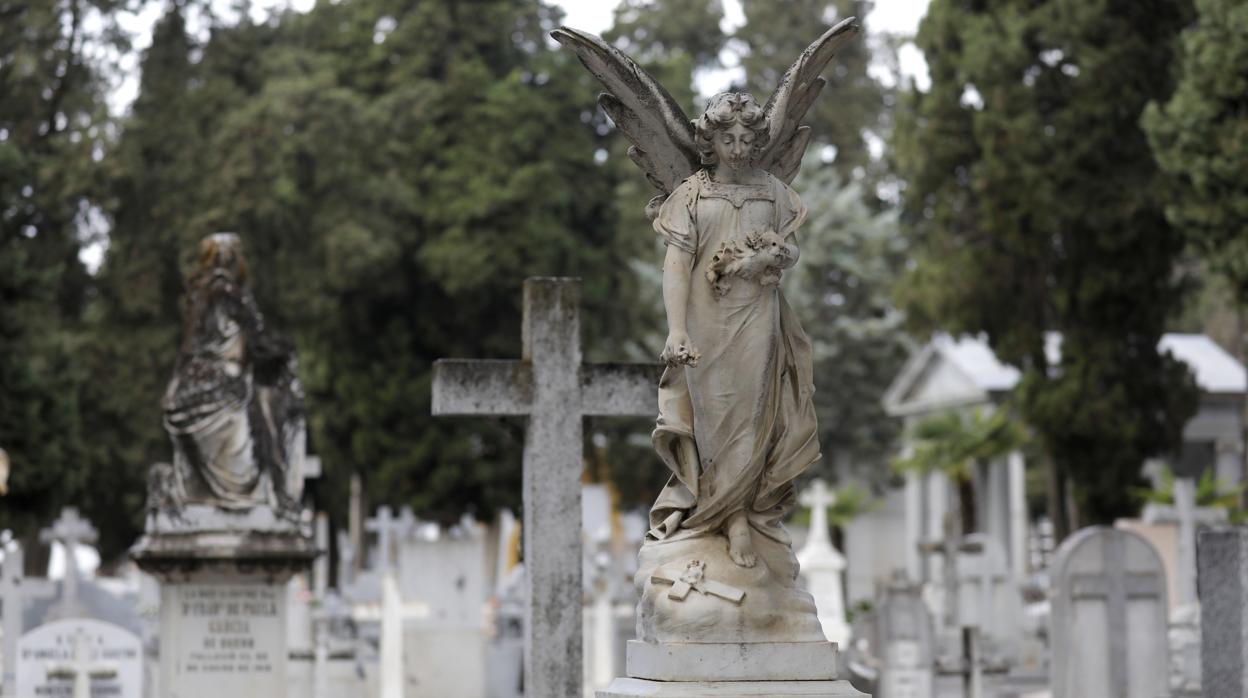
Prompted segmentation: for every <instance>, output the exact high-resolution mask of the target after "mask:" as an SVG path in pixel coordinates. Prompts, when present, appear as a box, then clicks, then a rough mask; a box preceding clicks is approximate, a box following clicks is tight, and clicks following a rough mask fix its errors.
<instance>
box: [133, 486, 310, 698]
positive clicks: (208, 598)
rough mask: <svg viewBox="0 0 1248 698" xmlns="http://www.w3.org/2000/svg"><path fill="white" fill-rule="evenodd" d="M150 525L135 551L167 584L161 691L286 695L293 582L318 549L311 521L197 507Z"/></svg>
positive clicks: (178, 696)
mask: <svg viewBox="0 0 1248 698" xmlns="http://www.w3.org/2000/svg"><path fill="white" fill-rule="evenodd" d="M147 531H148V533H147V535H145V536H144V537H143V538H142V539H141V540H140V541H139V543H138V544H137V545H136V546H135V548H134V549H133V550H132V551H131V555H132V557H133V558H134V560H135V561H136V562H137V563H138V564H139V566H140V567H141V568H142V569H143V570H144V571H146V572H148V573H149V574H152V575H153V576H155V577H156V578H157V579H159V580H160V583H161V604H160V673H159V687H158V692H157V693H156V695H160V696H163V697H165V698H220V696H265V697H266V698H285V697H286V696H287V675H286V674H287V667H286V663H287V658H288V655H289V647H288V643H287V638H286V584H287V582H289V581H290V578H291V577H292V576H293V575H294V574H295V573H297V572H300V571H303V570H305V569H307V568H308V567H309V565H310V563H311V561H312V559H313V558H315V557H316V555H317V550H316V547H315V545H314V544H313V541H312V537H311V531H310V526H309V525H308V524H307V522H295V521H290V520H287V519H284V518H281V517H277V516H273V515H272V513H271V512H270V511H268V510H266V509H259V508H257V509H253V510H249V511H243V512H230V511H227V510H223V509H217V508H215V507H208V506H193V507H187V508H186V509H184V510H183V511H182V512H181V514H180V515H179V516H169V515H166V514H161V515H159V516H155V515H154V516H152V517H151V518H150V519H149V520H148V525H147Z"/></svg>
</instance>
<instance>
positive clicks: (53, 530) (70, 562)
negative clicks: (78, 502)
mask: <svg viewBox="0 0 1248 698" xmlns="http://www.w3.org/2000/svg"><path fill="white" fill-rule="evenodd" d="M98 538H99V534H98V533H96V530H95V527H94V526H92V525H91V523H90V522H88V521H87V520H86V519H84V518H82V517H81V516H79V515H78V509H77V508H76V507H65V508H64V509H62V510H61V515H60V516H59V517H58V518H57V519H56V521H53V522H52V526H51V527H49V528H45V529H43V530H42V531H40V532H39V540H40V541H41V542H43V543H49V544H50V543H52V542H53V541H56V542H59V543H60V544H61V547H63V548H64V549H65V586H64V592H63V593H62V594H61V602H60V606H59V607H58V609H57V612H56V615H57V616H58V617H60V618H72V617H73V616H75V615H78V555H77V551H78V544H79V543H94V542H95V541H96V540H97V539H98Z"/></svg>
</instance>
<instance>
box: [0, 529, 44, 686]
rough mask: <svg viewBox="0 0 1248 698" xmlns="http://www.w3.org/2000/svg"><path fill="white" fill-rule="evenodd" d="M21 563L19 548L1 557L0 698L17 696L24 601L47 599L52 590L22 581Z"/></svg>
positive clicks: (35, 581)
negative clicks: (0, 656)
mask: <svg viewBox="0 0 1248 698" xmlns="http://www.w3.org/2000/svg"><path fill="white" fill-rule="evenodd" d="M23 567H24V560H23V555H22V548H21V546H19V545H17V544H14V545H13V547H12V548H10V549H9V550H8V551H7V552H6V553H5V556H4V569H3V571H2V573H0V604H3V605H2V606H0V612H3V614H4V675H3V677H2V679H0V680H3V686H0V695H3V696H6V698H7V697H8V696H14V695H17V641H18V639H19V638H20V637H21V636H22V632H23V631H24V630H25V629H24V627H23V626H22V608H23V606H24V605H25V601H26V599H30V598H48V597H51V596H52V587H51V585H49V584H48V583H47V582H46V581H45V580H42V579H25V578H23V576H22V572H23V569H22V568H23Z"/></svg>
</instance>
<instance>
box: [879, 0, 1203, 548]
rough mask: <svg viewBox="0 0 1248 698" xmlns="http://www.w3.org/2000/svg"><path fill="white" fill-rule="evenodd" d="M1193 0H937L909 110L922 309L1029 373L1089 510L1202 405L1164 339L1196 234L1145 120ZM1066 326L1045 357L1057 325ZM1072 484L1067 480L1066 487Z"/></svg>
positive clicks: (1126, 500)
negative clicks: (1187, 236)
mask: <svg viewBox="0 0 1248 698" xmlns="http://www.w3.org/2000/svg"><path fill="white" fill-rule="evenodd" d="M1189 9H1190V8H1189V6H1188V4H1187V3H1181V2H1170V1H1168V0H1167V1H1161V0H1157V1H1148V2H1140V1H1139V0H1130V1H1127V0H1049V1H1047V2H1021V1H1012V0H1001V1H997V2H972V3H967V2H961V1H955V0H933V2H932V4H931V7H930V9H929V12H928V15H927V17H926V18H925V19H924V21H923V23H922V25H921V26H920V30H919V35H918V44H919V46H920V48H921V49H922V50H923V51H924V53H925V54H926V58H927V62H928V65H929V68H930V71H931V77H932V86H931V89H930V91H928V92H927V93H918V94H915V95H914V96H913V98H912V99H911V100H910V103H909V105H908V107H909V111H908V112H907V113H906V114H904V115H903V116H904V119H902V118H900V117H899V121H901V122H902V123H900V124H899V129H898V134H897V138H896V144H895V145H896V150H897V161H898V166H899V169H900V171H901V174H902V176H903V178H904V179H905V180H906V183H907V189H906V191H905V222H906V223H907V224H908V226H909V227H910V229H911V230H912V232H913V235H914V236H915V239H916V240H917V242H918V243H919V245H920V252H919V259H918V266H917V268H916V270H915V271H914V273H913V274H911V275H910V277H909V279H908V283H907V287H906V289H905V290H904V292H903V294H902V295H903V300H904V301H905V305H906V307H907V309H908V310H909V312H910V313H911V317H912V318H913V319H914V320H915V323H916V326H918V327H920V328H922V329H934V328H943V329H947V330H949V331H953V332H972V333H979V332H982V333H985V334H986V335H987V338H988V340H989V342H990V343H991V345H992V347H993V349H994V350H995V351H996V353H997V354H998V356H1000V357H1001V358H1002V359H1003V360H1004V361H1006V362H1008V363H1010V364H1013V365H1015V366H1018V367H1019V368H1020V369H1022V370H1023V372H1024V380H1023V383H1022V386H1021V388H1020V398H1019V407H1020V410H1021V413H1022V415H1023V416H1024V418H1025V419H1026V421H1027V422H1028V423H1029V424H1030V426H1031V427H1033V428H1034V429H1035V430H1036V432H1037V434H1038V435H1039V437H1040V439H1041V441H1042V442H1043V445H1044V447H1045V449H1046V450H1047V452H1048V453H1050V454H1051V455H1052V457H1053V458H1054V459H1055V463H1056V464H1057V466H1058V468H1059V470H1060V472H1061V473H1063V474H1068V475H1069V476H1070V477H1071V478H1073V480H1074V482H1075V483H1076V485H1077V488H1076V489H1077V493H1078V498H1079V501H1080V503H1081V505H1082V507H1081V509H1082V513H1083V515H1084V517H1085V519H1086V522H1087V523H1095V522H1106V521H1110V520H1112V519H1113V518H1115V517H1117V516H1122V515H1125V514H1130V513H1131V512H1132V510H1133V505H1134V503H1133V502H1132V499H1131V496H1130V489H1129V485H1130V484H1131V483H1132V482H1135V481H1136V480H1137V479H1138V475H1139V468H1140V466H1141V464H1142V462H1143V460H1144V459H1145V458H1147V457H1149V456H1153V455H1158V454H1160V453H1163V452H1165V451H1167V450H1168V449H1170V448H1172V447H1173V446H1175V445H1177V443H1178V441H1179V439H1180V435H1181V431H1182V426H1183V424H1184V423H1185V421H1186V420H1187V418H1188V417H1189V416H1190V415H1191V414H1192V413H1193V411H1194V408H1195V391H1194V386H1193V383H1192V379H1191V377H1190V375H1189V374H1188V373H1187V370H1186V368H1185V367H1184V366H1183V365H1182V364H1180V363H1179V362H1178V361H1177V360H1175V359H1174V358H1173V357H1171V356H1169V355H1165V356H1162V355H1158V353H1157V351H1156V346H1157V342H1158V339H1159V338H1160V336H1161V334H1162V332H1163V330H1164V328H1165V324H1166V321H1167V318H1168V317H1169V315H1170V314H1171V313H1172V312H1173V311H1174V309H1175V308H1176V307H1177V306H1178V303H1179V300H1180V294H1179V286H1178V284H1177V283H1176V280H1175V275H1174V274H1173V273H1172V269H1173V265H1174V263H1175V261H1176V259H1177V257H1178V255H1179V253H1180V251H1181V249H1182V240H1181V238H1180V237H1179V235H1178V234H1177V233H1176V232H1175V231H1174V230H1172V229H1171V228H1170V226H1169V224H1168V223H1167V222H1166V220H1165V217H1164V215H1163V213H1162V210H1161V188H1160V186H1159V184H1160V181H1159V176H1158V172H1157V168H1156V166H1155V165H1154V163H1153V161H1152V156H1151V153H1150V152H1149V149H1148V144H1147V143H1146V141H1145V138H1144V134H1143V132H1142V131H1141V130H1140V128H1139V126H1138V120H1139V116H1140V113H1141V112H1142V110H1143V108H1144V106H1145V105H1146V104H1147V103H1148V101H1149V100H1153V99H1158V98H1162V97H1165V96H1166V95H1168V94H1169V92H1170V81H1169V80H1168V79H1167V75H1168V74H1169V72H1170V70H1169V65H1170V62H1171V60H1172V53H1173V50H1172V46H1173V44H1174V40H1175V37H1176V36H1177V35H1178V33H1179V31H1180V30H1181V29H1182V27H1183V26H1184V25H1185V24H1186V22H1187V21H1188V18H1189ZM1050 331H1056V332H1060V333H1062V335H1063V337H1064V341H1063V344H1062V359H1061V363H1060V365H1058V366H1057V367H1055V368H1054V370H1052V371H1050V370H1048V368H1047V364H1046V360H1045V352H1044V343H1045V333H1046V332H1050ZM1059 490H1060V487H1059Z"/></svg>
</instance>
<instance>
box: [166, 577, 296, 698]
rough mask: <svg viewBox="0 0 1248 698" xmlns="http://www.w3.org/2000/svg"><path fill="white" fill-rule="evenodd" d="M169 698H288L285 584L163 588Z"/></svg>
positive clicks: (171, 586) (195, 585)
mask: <svg viewBox="0 0 1248 698" xmlns="http://www.w3.org/2000/svg"><path fill="white" fill-rule="evenodd" d="M162 592H163V594H162V605H163V606H164V607H165V612H164V613H162V617H161V631H160V632H161V642H160V648H161V653H162V655H164V654H165V653H168V654H169V656H167V657H165V656H162V662H161V663H162V665H163V666H165V667H168V671H169V675H167V676H164V677H162V683H163V684H164V685H165V686H166V688H167V691H166V692H167V694H168V698H221V696H269V695H284V692H283V690H284V689H283V686H284V685H285V683H286V659H287V657H286V651H287V650H286V638H285V630H286V586H285V584H272V585H266V584H213V583H204V584H180V585H173V584H166V585H164V586H163V587H162Z"/></svg>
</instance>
